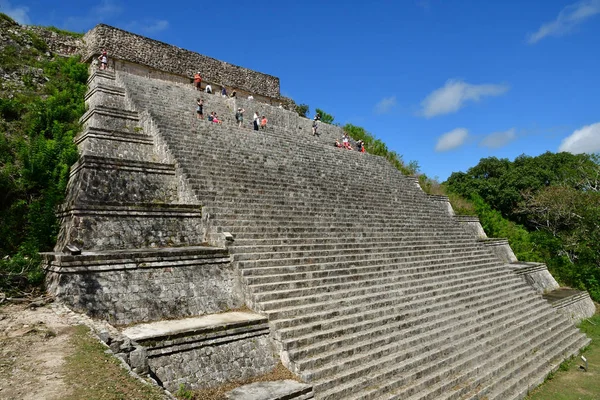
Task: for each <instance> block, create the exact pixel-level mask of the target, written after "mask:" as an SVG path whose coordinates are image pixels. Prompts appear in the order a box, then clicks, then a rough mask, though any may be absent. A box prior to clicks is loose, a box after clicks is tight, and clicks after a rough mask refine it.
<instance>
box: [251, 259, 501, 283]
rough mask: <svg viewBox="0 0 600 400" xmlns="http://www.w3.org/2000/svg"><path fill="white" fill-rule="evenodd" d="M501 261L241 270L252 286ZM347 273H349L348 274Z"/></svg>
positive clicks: (379, 262)
mask: <svg viewBox="0 0 600 400" xmlns="http://www.w3.org/2000/svg"><path fill="white" fill-rule="evenodd" d="M499 264H500V262H499V261H498V260H497V259H496V258H494V257H492V256H488V257H483V258H482V257H477V256H461V257H455V258H454V259H453V260H452V261H448V260H446V259H444V258H431V257H429V258H425V257H423V258H422V259H421V260H420V262H418V263H402V262H398V261H397V260H394V259H384V258H381V259H377V260H362V261H355V262H352V263H347V262H328V263H313V264H299V265H289V266H277V267H260V268H258V267H257V268H248V269H244V270H242V271H241V273H242V276H243V278H244V279H245V280H246V282H247V283H248V284H250V285H252V284H258V283H270V282H289V281H294V280H304V279H318V278H322V277H334V276H339V275H349V274H356V273H364V272H381V271H387V270H390V268H391V267H392V266H394V267H395V268H396V269H398V270H400V269H410V270H412V271H423V270H430V269H432V268H436V267H437V268H440V269H441V268H448V267H452V266H457V265H469V266H471V267H472V268H476V267H477V266H479V268H483V267H486V266H490V265H494V266H495V265H499ZM415 268H416V269H415ZM344 271H346V272H344Z"/></svg>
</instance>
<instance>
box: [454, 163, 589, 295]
mask: <svg viewBox="0 0 600 400" xmlns="http://www.w3.org/2000/svg"><path fill="white" fill-rule="evenodd" d="M444 185H445V187H446V188H447V190H448V191H449V192H450V193H456V194H459V195H461V196H463V197H466V198H470V199H472V200H473V203H474V205H475V208H476V211H477V214H478V215H479V218H480V220H481V223H482V225H483V226H484V229H485V230H486V232H487V233H488V235H489V236H492V237H507V238H508V239H509V242H510V244H511V246H512V247H513V249H514V250H515V252H516V255H517V257H518V258H519V259H520V260H522V261H543V262H545V263H546V264H547V265H548V268H549V269H550V271H551V272H552V274H553V275H554V276H555V277H556V278H557V279H558V280H559V281H560V282H561V283H563V284H565V285H568V286H571V287H574V288H578V289H586V290H588V292H589V293H590V295H591V296H592V298H593V299H594V300H596V301H600V157H599V156H598V155H589V154H578V155H574V154H570V153H549V152H548V153H545V154H542V155H540V156H537V157H529V156H525V155H522V156H519V157H517V158H516V159H515V160H514V161H509V160H508V159H498V158H495V157H490V158H484V159H481V161H480V162H479V164H477V165H476V166H474V167H472V168H470V169H469V170H468V171H467V172H456V173H453V174H452V175H451V176H450V178H448V180H447V181H446V182H445V183H444Z"/></svg>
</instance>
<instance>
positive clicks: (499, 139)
mask: <svg viewBox="0 0 600 400" xmlns="http://www.w3.org/2000/svg"><path fill="white" fill-rule="evenodd" d="M516 138H517V132H516V131H515V128H512V129H509V130H507V131H504V132H494V133H490V134H489V135H486V136H485V137H484V138H483V139H482V140H481V142H479V146H481V147H488V148H490V149H498V148H500V147H503V146H506V145H507V144H509V143H510V142H512V141H513V140H515V139H516Z"/></svg>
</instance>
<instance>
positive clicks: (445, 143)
mask: <svg viewBox="0 0 600 400" xmlns="http://www.w3.org/2000/svg"><path fill="white" fill-rule="evenodd" d="M468 137H469V131H468V130H467V129H466V128H456V129H453V130H451V131H450V132H446V133H444V134H443V135H442V136H440V137H439V139H438V141H437V144H436V145H435V151H439V152H442V151H448V150H453V149H456V148H457V147H460V146H462V145H463V144H464V143H465V141H466V140H467V138H468Z"/></svg>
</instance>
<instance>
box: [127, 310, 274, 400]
mask: <svg viewBox="0 0 600 400" xmlns="http://www.w3.org/2000/svg"><path fill="white" fill-rule="evenodd" d="M122 334H123V335H124V336H126V337H128V338H129V339H130V340H132V341H134V342H135V343H137V344H139V345H141V346H142V347H143V348H144V349H145V354H146V357H147V364H148V366H149V369H150V371H151V372H152V375H153V376H154V377H155V379H157V380H158V381H160V383H161V384H162V385H163V386H164V387H166V388H167V389H169V390H171V391H176V390H177V389H178V388H179V385H180V384H183V385H184V386H186V387H191V388H193V389H200V388H207V387H213V386H219V385H221V384H224V383H226V382H231V381H244V380H246V379H249V378H251V377H253V376H257V375H262V374H265V373H267V372H269V371H271V370H272V369H273V368H274V367H275V365H276V364H277V362H278V357H277V356H276V352H275V349H274V348H273V347H272V344H271V342H270V340H269V325H268V324H267V319H266V318H265V317H263V316H261V315H259V314H255V313H252V312H239V311H237V312H236V311H232V312H225V313H221V314H213V315H206V316H202V317H193V318H186V319H180V320H169V321H160V322H154V323H147V324H139V325H134V326H130V327H128V328H126V329H123V330H122Z"/></svg>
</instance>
